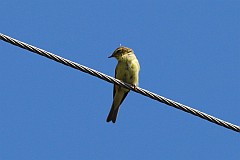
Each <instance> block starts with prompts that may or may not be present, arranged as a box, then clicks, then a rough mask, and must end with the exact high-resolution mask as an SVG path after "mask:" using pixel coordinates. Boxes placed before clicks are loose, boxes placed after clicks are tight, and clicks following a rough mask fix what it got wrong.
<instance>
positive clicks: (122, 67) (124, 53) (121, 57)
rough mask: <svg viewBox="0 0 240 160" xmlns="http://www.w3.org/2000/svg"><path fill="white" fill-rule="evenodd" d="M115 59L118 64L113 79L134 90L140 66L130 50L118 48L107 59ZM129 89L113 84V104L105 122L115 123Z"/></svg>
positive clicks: (137, 81)
mask: <svg viewBox="0 0 240 160" xmlns="http://www.w3.org/2000/svg"><path fill="white" fill-rule="evenodd" d="M112 57H114V58H116V59H117V61H118V64H117V66H116V69H115V78H116V79H119V80H121V81H123V82H125V83H128V84H131V85H132V86H133V87H134V88H136V87H137V86H138V83H139V71H140V64H139V62H138V59H137V57H136V56H135V54H134V51H133V50H132V49H131V48H128V47H125V46H120V47H118V48H117V49H116V50H115V51H114V52H113V53H112V55H111V56H109V57H108V58H112ZM129 91H130V90H129V89H126V88H124V87H121V86H119V85H116V84H114V87H113V102H112V107H111V110H110V112H109V114H108V117H107V120H106V121H107V122H111V121H112V122H113V123H115V122H116V119H117V115H118V111H119V108H120V105H121V104H122V102H123V101H124V99H125V98H126V96H127V95H128V93H129Z"/></svg>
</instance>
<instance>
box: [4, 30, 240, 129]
mask: <svg viewBox="0 0 240 160" xmlns="http://www.w3.org/2000/svg"><path fill="white" fill-rule="evenodd" d="M0 39H1V40H3V41H5V42H8V43H11V44H13V45H15V46H18V47H21V48H23V49H26V50H29V51H31V52H34V53H37V54H39V55H41V56H44V57H47V58H50V59H52V60H54V61H57V62H59V63H62V64H64V65H67V66H69V67H72V68H75V69H77V70H80V71H82V72H85V73H88V74H91V75H93V76H95V77H98V78H100V79H102V80H105V81H107V82H110V83H113V84H116V85H119V86H122V87H125V88H128V89H130V90H132V91H134V92H137V93H140V94H142V95H144V96H147V97H149V98H152V99H154V100H157V101H159V102H161V103H165V104H167V105H169V106H172V107H174V108H177V109H180V110H182V111H185V112H188V113H190V114H193V115H195V116H197V117H200V118H202V119H205V120H207V121H209V122H212V123H215V124H217V125H220V126H223V127H225V128H228V129H231V130H233V131H236V132H240V126H237V125H234V124H231V123H229V122H226V121H223V120H221V119H219V118H216V117H213V116H211V115H209V114H206V113H204V112H201V111H199V110H196V109H193V108H191V107H188V106H186V105H183V104H181V103H178V102H175V101H173V100H170V99H167V98H165V97H163V96H160V95H157V94H155V93H153V92H150V91H147V90H145V89H142V88H140V87H133V86H132V85H130V84H127V83H124V82H122V81H120V80H118V79H115V78H113V77H111V76H108V75H106V74H103V73H101V72H98V71H96V70H94V69H91V68H88V67H86V66H83V65H80V64H78V63H76V62H73V61H70V60H68V59H65V58H62V57H60V56H57V55H55V54H52V53H50V52H47V51H45V50H43V49H40V48H37V47H34V46H32V45H29V44H27V43H24V42H21V41H18V40H16V39H13V38H11V37H9V36H6V35H4V34H2V33H0Z"/></svg>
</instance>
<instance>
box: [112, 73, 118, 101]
mask: <svg viewBox="0 0 240 160" xmlns="http://www.w3.org/2000/svg"><path fill="white" fill-rule="evenodd" d="M116 69H117V68H116ZM116 69H115V76H114V77H115V78H116V76H117V72H116ZM115 87H116V85H115V84H114V85H113V98H114V96H115V93H116V89H115Z"/></svg>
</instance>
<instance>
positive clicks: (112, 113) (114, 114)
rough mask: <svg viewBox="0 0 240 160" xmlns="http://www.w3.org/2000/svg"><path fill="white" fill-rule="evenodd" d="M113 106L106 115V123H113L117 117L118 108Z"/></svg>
mask: <svg viewBox="0 0 240 160" xmlns="http://www.w3.org/2000/svg"><path fill="white" fill-rule="evenodd" d="M113 105H114V104H112V108H111V110H110V112H109V114H108V117H107V122H110V121H112V122H113V123H115V122H116V119H117V115H118V110H119V108H120V107H114V106H113Z"/></svg>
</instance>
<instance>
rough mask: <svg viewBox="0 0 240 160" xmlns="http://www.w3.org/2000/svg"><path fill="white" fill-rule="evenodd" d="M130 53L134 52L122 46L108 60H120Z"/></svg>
mask: <svg viewBox="0 0 240 160" xmlns="http://www.w3.org/2000/svg"><path fill="white" fill-rule="evenodd" d="M129 53H133V50H132V49H131V48H128V47H124V46H120V47H118V48H117V49H116V50H115V51H114V52H113V53H112V55H111V56H109V57H108V58H112V57H115V58H116V59H117V60H120V59H121V58H122V57H123V56H124V55H127V54H129Z"/></svg>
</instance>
